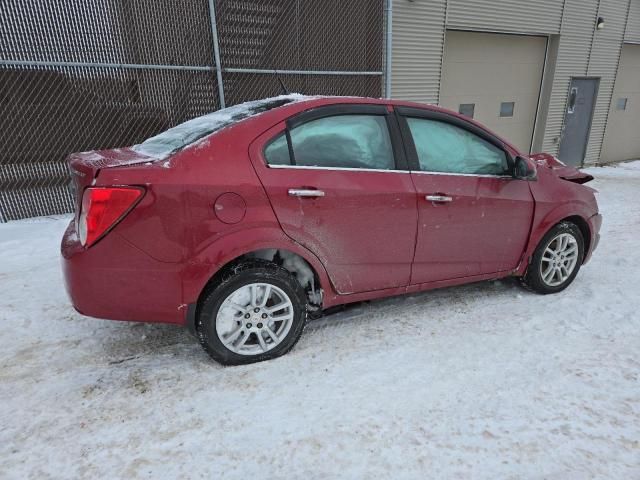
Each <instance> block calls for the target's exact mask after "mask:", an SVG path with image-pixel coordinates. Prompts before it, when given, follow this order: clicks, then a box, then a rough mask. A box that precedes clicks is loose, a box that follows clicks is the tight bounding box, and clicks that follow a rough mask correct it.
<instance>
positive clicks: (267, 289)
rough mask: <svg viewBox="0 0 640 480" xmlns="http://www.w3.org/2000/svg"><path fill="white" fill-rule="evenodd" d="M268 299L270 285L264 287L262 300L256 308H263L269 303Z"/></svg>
mask: <svg viewBox="0 0 640 480" xmlns="http://www.w3.org/2000/svg"><path fill="white" fill-rule="evenodd" d="M270 297H271V285H269V284H267V285H265V286H264V293H263V294H262V300H261V301H260V305H258V306H259V307H264V306H265V305H266V304H267V302H268V301H269V298H270Z"/></svg>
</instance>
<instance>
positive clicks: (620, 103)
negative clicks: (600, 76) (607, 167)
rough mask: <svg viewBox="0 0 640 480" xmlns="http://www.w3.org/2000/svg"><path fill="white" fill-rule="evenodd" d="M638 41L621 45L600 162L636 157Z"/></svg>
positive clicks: (639, 150)
mask: <svg viewBox="0 0 640 480" xmlns="http://www.w3.org/2000/svg"><path fill="white" fill-rule="evenodd" d="M638 125H640V45H624V46H623V47H622V55H621V57H620V65H619V67H618V75H617V77H616V85H615V87H614V89H613V97H612V98H611V108H610V110H609V120H608V121H607V130H606V132H605V136H604V144H603V146H602V158H601V161H603V162H613V161H616V160H631V159H636V158H640V134H638V132H639V131H640V130H639V129H638Z"/></svg>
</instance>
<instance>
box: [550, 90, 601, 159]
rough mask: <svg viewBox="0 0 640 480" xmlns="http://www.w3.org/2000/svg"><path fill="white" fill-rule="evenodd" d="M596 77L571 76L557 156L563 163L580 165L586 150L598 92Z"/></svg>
mask: <svg viewBox="0 0 640 480" xmlns="http://www.w3.org/2000/svg"><path fill="white" fill-rule="evenodd" d="M598 83H599V79H597V78H573V79H572V80H571V88H570V89H569V101H568V102H567V111H566V113H565V116H564V126H563V127H562V137H561V140H560V151H559V154H558V157H559V158H560V160H562V161H563V162H564V163H567V164H569V165H573V166H576V167H580V166H582V163H583V162H584V156H585V154H586V152H587V142H588V141H589V131H590V130H591V119H592V118H593V107H594V106H595V103H596V96H597V94H598Z"/></svg>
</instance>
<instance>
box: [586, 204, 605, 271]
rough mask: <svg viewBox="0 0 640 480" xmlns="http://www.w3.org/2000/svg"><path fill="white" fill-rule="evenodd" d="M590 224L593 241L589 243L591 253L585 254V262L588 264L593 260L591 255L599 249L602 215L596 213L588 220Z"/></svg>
mask: <svg viewBox="0 0 640 480" xmlns="http://www.w3.org/2000/svg"><path fill="white" fill-rule="evenodd" d="M587 221H588V222H589V231H590V232H591V241H590V242H589V251H587V252H586V253H585V256H584V262H582V263H587V262H588V261H589V260H591V255H592V254H593V252H594V251H595V250H596V248H598V244H599V243H600V227H601V226H602V215H601V214H599V213H596V214H595V215H594V216H592V217H591V218H589V220H587Z"/></svg>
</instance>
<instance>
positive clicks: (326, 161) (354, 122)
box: [264, 114, 395, 170]
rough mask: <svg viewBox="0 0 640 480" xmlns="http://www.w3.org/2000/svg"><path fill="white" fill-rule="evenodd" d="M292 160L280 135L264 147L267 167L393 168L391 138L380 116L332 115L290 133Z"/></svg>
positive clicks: (294, 129) (296, 128)
mask: <svg viewBox="0 0 640 480" xmlns="http://www.w3.org/2000/svg"><path fill="white" fill-rule="evenodd" d="M290 136H291V147H292V151H293V158H292V159H290V158H289V149H288V144H287V138H286V135H285V134H284V133H281V134H280V135H278V136H277V137H276V138H274V139H273V140H272V141H271V142H270V143H269V144H268V145H267V147H266V148H265V151H264V154H265V158H266V160H267V163H268V164H270V165H288V164H294V165H299V166H305V167H324V168H366V169H376V170H392V169H394V168H395V162H394V157H393V150H392V147H391V138H390V136H389V129H388V127H387V121H386V118H385V117H384V116H383V115H355V114H354V115H334V116H330V117H323V118H319V119H317V120H311V121H309V122H307V123H304V124H302V125H299V126H297V127H295V128H293V129H292V130H291V131H290Z"/></svg>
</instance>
